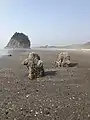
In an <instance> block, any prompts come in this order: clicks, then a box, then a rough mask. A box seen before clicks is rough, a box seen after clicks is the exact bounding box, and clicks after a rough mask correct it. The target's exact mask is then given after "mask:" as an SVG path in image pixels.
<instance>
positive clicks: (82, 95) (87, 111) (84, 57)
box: [0, 50, 90, 120]
mask: <svg viewBox="0 0 90 120" xmlns="http://www.w3.org/2000/svg"><path fill="white" fill-rule="evenodd" d="M35 52H37V53H38V54H39V55H40V57H41V59H42V60H43V61H44V68H45V76H44V77H42V78H38V79H36V80H29V79H28V77H27V76H28V71H27V68H26V67H25V66H22V65H21V62H22V61H23V60H24V58H26V57H27V55H28V52H14V53H13V56H11V57H9V56H6V57H3V58H1V59H0V120H90V54H89V53H84V52H76V51H73V52H71V51H69V54H70V55H71V62H73V63H78V64H79V65H78V66H75V67H70V68H68V69H67V68H55V67H54V66H53V64H52V62H53V61H55V59H56V56H57V54H58V53H59V51H39V50H38V51H36V50H35Z"/></svg>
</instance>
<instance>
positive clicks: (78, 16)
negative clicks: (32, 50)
mask: <svg viewBox="0 0 90 120" xmlns="http://www.w3.org/2000/svg"><path fill="white" fill-rule="evenodd" d="M15 32H23V33H25V34H26V35H28V36H29V38H30V39H31V43H32V46H41V45H47V44H48V45H69V44H78V43H85V42H88V41H90V0H1V1H0V48H3V47H4V46H6V44H7V43H8V41H9V39H10V38H11V36H12V35H13V34H14V33H15Z"/></svg>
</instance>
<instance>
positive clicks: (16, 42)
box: [5, 32, 31, 49]
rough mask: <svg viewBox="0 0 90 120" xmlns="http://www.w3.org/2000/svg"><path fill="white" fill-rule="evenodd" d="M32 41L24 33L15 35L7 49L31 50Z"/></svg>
mask: <svg viewBox="0 0 90 120" xmlns="http://www.w3.org/2000/svg"><path fill="white" fill-rule="evenodd" d="M30 45H31V43H30V40H29V38H28V36H27V35H25V34H23V33H18V32H16V33H14V35H13V36H12V37H11V39H10V41H9V42H8V44H7V45H6V47H5V48H9V49H10V48H30Z"/></svg>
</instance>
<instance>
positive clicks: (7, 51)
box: [0, 48, 90, 58]
mask: <svg viewBox="0 0 90 120" xmlns="http://www.w3.org/2000/svg"><path fill="white" fill-rule="evenodd" d="M28 50H30V49H17V50H16V51H17V52H19V51H23V52H26V51H28ZM31 50H42V51H48V50H50V51H56V50H58V51H60V50H62V51H63V50H64V51H82V52H87V53H90V49H59V48H31ZM11 51H12V50H10V49H0V58H1V57H2V56H5V55H8V54H10V53H11Z"/></svg>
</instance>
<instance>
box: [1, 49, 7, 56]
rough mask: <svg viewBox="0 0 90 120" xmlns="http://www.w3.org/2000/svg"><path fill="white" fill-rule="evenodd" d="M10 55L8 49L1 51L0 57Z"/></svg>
mask: <svg viewBox="0 0 90 120" xmlns="http://www.w3.org/2000/svg"><path fill="white" fill-rule="evenodd" d="M5 55H8V49H0V57H2V56H5Z"/></svg>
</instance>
